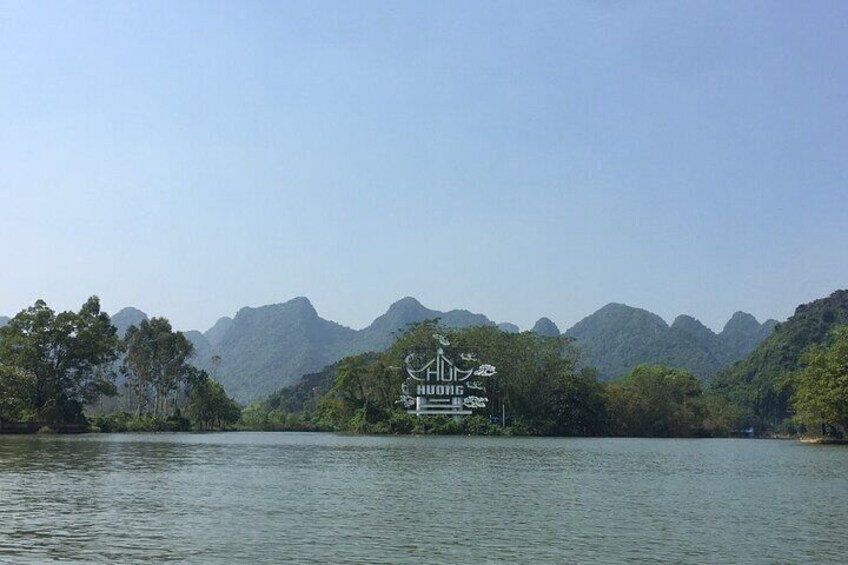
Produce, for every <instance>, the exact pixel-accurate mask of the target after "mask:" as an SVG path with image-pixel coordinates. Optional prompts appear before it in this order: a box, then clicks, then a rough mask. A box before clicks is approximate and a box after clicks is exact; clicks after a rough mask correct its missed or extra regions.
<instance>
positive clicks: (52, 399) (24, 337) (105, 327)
mask: <svg viewBox="0 0 848 565" xmlns="http://www.w3.org/2000/svg"><path fill="white" fill-rule="evenodd" d="M119 349H120V342H119V339H118V337H117V335H116V331H115V328H114V327H113V326H112V324H111V323H110V322H109V316H108V315H107V314H106V313H105V312H101V311H100V300H99V299H98V298H97V297H96V296H92V297H91V298H89V299H88V300H87V301H86V303H85V304H83V305H82V308H80V311H79V312H76V313H75V312H61V313H59V314H56V313H55V312H54V311H53V310H51V309H50V308H49V307H48V306H47V304H46V303H45V302H44V301H43V300H38V301H37V302H36V303H35V304H34V305H33V306H31V307H30V308H27V309H26V310H24V311H22V312H20V313H19V314H18V315H17V316H15V317H14V318H13V319H12V320H10V321H9V323H8V324H7V325H6V326H4V327H2V328H0V364H2V365H5V366H6V367H7V368H12V369H13V370H14V371H16V372H14V373H9V372H8V369H7V370H6V371H5V372H6V376H7V377H9V376H10V375H17V376H16V378H14V379H12V380H11V381H10V380H9V378H6V379H4V381H5V382H6V383H7V385H8V384H9V383H15V386H14V389H15V390H16V391H17V392H16V393H15V394H18V395H20V396H21V397H22V398H20V399H19V401H20V402H19V404H21V405H22V406H19V409H23V411H25V412H26V413H27V417H28V419H30V420H32V421H37V422H44V423H49V424H57V423H80V422H83V421H84V416H83V413H82V408H83V406H84V405H85V404H87V403H91V402H94V401H95V400H97V399H98V398H99V397H100V396H101V395H103V394H114V392H115V387H114V382H113V381H114V374H113V372H112V371H111V370H110V363H111V362H112V361H114V360H115V359H116V358H117V357H118V353H119Z"/></svg>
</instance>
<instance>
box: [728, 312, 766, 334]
mask: <svg viewBox="0 0 848 565" xmlns="http://www.w3.org/2000/svg"><path fill="white" fill-rule="evenodd" d="M759 329H760V323H759V322H758V321H757V319H756V318H755V317H754V316H752V315H751V314H749V313H747V312H742V311H741V310H739V311H737V312H734V314H733V316H731V317H730V319H729V320H728V321H727V323H726V324H724V329H723V330H722V333H724V332H727V331H729V332H730V333H735V332H752V331H754V332H755V331H757V330H759Z"/></svg>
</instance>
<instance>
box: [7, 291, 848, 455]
mask: <svg viewBox="0 0 848 565" xmlns="http://www.w3.org/2000/svg"><path fill="white" fill-rule="evenodd" d="M842 292H845V291H839V292H838V293H834V295H833V296H836V295H837V294H839V293H842ZM833 296H832V297H831V298H833ZM840 296H841V295H840ZM808 310H809V309H808ZM799 312H801V313H804V312H806V310H805V311H802V308H801V307H799ZM796 316H797V315H796ZM827 316H829V318H828V317H827ZM841 316H842V313H839V314H838V315H836V314H834V313H833V312H831V311H828V313H827V314H826V316H824V317H822V319H823V320H825V321H826V322H827V323H826V324H819V325H818V326H816V331H817V332H818V333H817V338H816V339H814V340H809V339H808V341H807V342H805V345H804V346H803V347H800V346H797V347H796V349H797V350H798V351H797V352H796V357H797V359H796V364H797V369H792V370H789V369H788V368H787V367H788V365H789V364H788V363H784V365H786V366H785V367H784V368H783V371H782V374H781V375H780V378H779V379H778V378H776V377H774V376H771V377H770V378H771V379H772V381H773V382H775V383H776V384H773V385H769V386H772V387H773V388H772V389H769V390H772V391H773V393H772V396H771V397H769V396H768V395H765V396H766V397H767V398H773V399H776V400H773V401H771V402H772V404H769V405H768V406H766V407H765V408H763V407H762V406H760V405H757V404H753V403H751V402H750V401H749V400H748V398H750V397H751V395H752V394H753V395H757V394H758V393H757V392H756V390H755V389H753V388H752V387H753V386H755V385H756V386H762V385H761V384H759V383H757V382H756V381H754V380H749V382H748V384H747V385H746V386H747V387H748V388H745V387H744V386H735V388H734V387H731V386H730V385H729V383H732V381H731V377H732V376H733V371H737V372H738V371H740V370H742V369H745V368H746V367H748V366H750V365H751V363H753V362H755V361H756V359H757V355H760V356H762V355H764V354H763V352H762V351H761V349H763V348H766V349H768V348H769V347H771V348H774V347H775V344H780V343H782V342H781V341H780V340H781V339H783V340H786V339H789V340H790V341H791V342H792V343H794V344H797V343H800V341H799V339H798V335H799V334H798V333H797V332H796V330H793V329H792V328H795V327H804V326H803V325H801V324H800V323H796V324H795V325H793V324H792V323H791V322H792V319H790V320H789V321H787V323H786V324H785V325H784V326H787V327H789V329H781V328H780V327H778V328H777V329H776V331H775V335H773V336H772V337H770V338H769V339H768V340H767V342H766V343H765V344H764V345H763V347H761V348H758V349H757V350H756V351H755V352H754V353H753V354H752V355H751V356H750V357H749V358H747V359H743V360H742V361H740V362H739V363H737V364H736V365H734V366H733V367H731V368H730V369H728V371H725V372H724V373H723V374H722V375H720V376H719V378H718V379H717V381H716V383H717V384H713V383H710V384H709V385H708V386H704V385H703V384H702V383H701V382H700V381H699V380H698V378H696V377H695V376H694V375H693V374H692V373H691V372H689V371H686V370H683V369H678V368H674V367H667V366H663V365H639V366H637V367H635V368H633V369H632V371H630V373H629V374H628V375H627V376H626V377H624V378H623V379H620V380H617V381H613V382H601V381H599V380H598V379H597V372H596V371H595V370H594V369H593V368H592V367H588V366H586V365H585V364H584V363H583V358H584V357H583V355H582V352H581V351H580V349H579V348H578V346H577V344H576V343H575V342H574V340H573V339H571V338H567V337H563V336H558V337H546V336H542V335H538V334H535V333H532V332H523V333H507V332H504V331H501V330H499V329H498V328H495V327H485V326H476V327H467V328H463V329H450V328H445V327H443V326H441V325H439V322H438V320H428V321H425V322H421V323H417V324H412V325H410V326H409V327H408V328H407V329H406V330H405V331H403V332H400V333H399V334H397V338H396V340H395V342H394V344H392V345H391V346H390V347H389V348H388V349H387V350H385V351H383V352H381V353H364V354H360V355H353V356H349V357H346V358H344V359H342V360H341V361H339V362H337V363H334V364H332V365H330V366H328V367H326V368H325V369H324V370H322V371H320V372H318V373H313V374H309V375H305V376H304V377H303V378H302V379H301V380H300V381H299V382H298V383H296V384H295V385H292V386H289V387H286V388H283V389H280V390H278V391H277V392H275V393H274V394H272V395H270V396H269V397H267V398H266V399H264V400H260V401H255V402H253V403H251V404H249V405H247V406H244V407H242V406H240V405H239V404H237V403H236V402H235V401H234V400H232V399H231V398H230V397H229V396H228V395H227V393H226V391H225V390H224V388H223V387H222V386H221V385H220V383H219V382H218V381H217V379H216V378H215V376H214V375H209V374H207V373H206V371H203V370H200V369H198V368H196V367H195V366H193V365H192V364H191V357H192V355H193V354H194V347H193V345H192V343H191V342H190V341H188V340H187V339H186V337H185V336H184V335H183V334H182V333H181V332H177V331H174V330H173V329H172V328H171V326H170V323H169V322H168V320H167V319H165V318H152V319H151V320H144V321H142V322H141V323H140V324H139V325H138V326H135V325H133V326H130V327H129V329H128V330H127V331H126V333H125V335H124V336H119V335H118V332H117V329H116V328H115V327H114V326H113V325H112V324H111V322H110V318H109V316H108V315H107V314H106V313H104V312H102V311H101V310H100V304H99V300H98V299H97V297H91V298H90V299H89V300H88V301H87V302H86V303H85V304H84V305H83V306H82V307H81V309H80V310H79V312H61V313H56V312H54V311H52V310H51V309H50V308H48V307H47V305H46V304H45V303H44V302H43V301H37V302H36V303H35V304H34V305H33V306H32V307H30V308H28V309H26V310H24V311H22V312H21V313H19V314H18V315H17V316H15V317H14V318H13V319H11V320H10V321H9V322H8V324H6V325H5V326H3V327H1V328H0V433H3V434H6V433H42V434H43V433H98V432H100V433H126V432H129V433H132V432H186V431H217V430H220V431H229V430H232V431H310V432H311V431H314V432H337V433H352V434H373V435H397V434H415V435H424V434H426V435H489V436H501V435H502V436H562V437H633V438H640V437H641V438H644V437H656V438H708V437H713V438H723V437H763V438H765V437H781V438H786V437H791V438H798V439H801V441H803V442H805V443H817V444H844V443H848V440H844V439H843V437H844V435H845V433H846V427H848V384H845V383H846V381H848V379H846V378H845V377H846V371H848V369H846V367H848V325H839V323H838V322H841V321H842V320H841ZM805 319H806V318H805ZM842 323H844V322H842ZM808 325H809V324H808ZM781 332H782V333H781ZM792 332H796V333H792ZM437 333H438V334H439V336H440V337H442V338H443V339H444V340H445V343H447V344H450V345H451V347H454V348H456V351H457V352H459V351H474V352H476V355H479V358H480V359H481V360H485V362H486V363H487V364H491V365H493V366H494V367H496V368H497V371H496V372H493V373H491V374H486V375H484V376H482V377H481V378H480V379H479V381H480V382H479V384H480V385H481V386H482V387H483V389H484V390H485V395H486V399H487V403H486V404H485V405H484V406H482V407H480V408H479V409H477V410H476V411H475V413H474V414H473V415H470V416H465V417H463V418H461V419H456V420H455V419H453V418H451V417H449V416H444V415H442V416H421V417H419V416H416V415H414V414H408V413H407V412H406V411H405V410H404V409H403V407H402V406H401V405H400V403H399V397H400V393H401V388H402V384H403V382H404V379H405V375H404V374H403V370H402V369H401V368H400V367H401V366H402V364H403V359H404V358H405V356H406V355H408V353H409V352H410V351H425V350H430V349H432V348H433V339H434V336H435V335H436V334H437ZM787 336H788V337H787ZM801 341H802V340H801ZM752 359H753V361H752ZM740 367H741V369H740ZM728 375H730V376H728ZM749 378H750V377H749ZM743 384H745V383H743ZM749 389H751V390H749ZM746 395H747V396H746ZM763 397H764V396H763V395H762V394H759V395H758V396H757V398H763ZM778 401H779V402H780V403H782V404H780V408H781V410H782V412H779V413H778V412H776V411H775V409H774V406H777V404H776V403H777V402H778Z"/></svg>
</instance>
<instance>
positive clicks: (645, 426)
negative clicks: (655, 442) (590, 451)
mask: <svg viewBox="0 0 848 565" xmlns="http://www.w3.org/2000/svg"><path fill="white" fill-rule="evenodd" d="M609 417H610V427H611V431H612V433H613V434H614V435H620V436H629V437H686V436H693V435H698V434H699V433H701V430H702V425H703V412H702V402H701V386H700V384H699V382H698V379H697V378H696V377H695V376H694V375H693V374H692V373H690V372H689V371H686V370H683V369H673V368H670V367H665V366H663V365H655V366H648V365H640V366H638V367H636V368H635V369H633V371H631V372H630V374H629V375H627V377H625V378H624V379H623V380H621V381H618V382H615V383H612V384H610V385H609Z"/></svg>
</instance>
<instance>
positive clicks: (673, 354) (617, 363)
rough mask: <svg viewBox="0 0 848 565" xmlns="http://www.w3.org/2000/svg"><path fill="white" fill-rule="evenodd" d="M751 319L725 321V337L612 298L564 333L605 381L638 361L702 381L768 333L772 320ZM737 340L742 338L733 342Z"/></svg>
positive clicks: (684, 318) (696, 323) (682, 319)
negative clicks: (727, 331)
mask: <svg viewBox="0 0 848 565" xmlns="http://www.w3.org/2000/svg"><path fill="white" fill-rule="evenodd" d="M745 316H750V314H745ZM735 317H737V318H739V316H738V315H735ZM750 318H751V320H753V324H750V323H748V322H749V321H750V320H747V318H746V320H747V321H746V322H745V323H744V324H739V323H737V322H734V323H732V324H731V323H730V322H728V324H729V325H730V327H731V328H732V331H731V333H730V334H729V335H728V336H725V332H724V331H723V332H722V333H721V334H715V333H714V332H713V331H712V330H710V329H709V328H707V327H706V326H704V325H703V324H701V322H699V321H698V320H696V319H695V318H693V317H691V316H685V315H684V316H678V317H677V318H676V319H675V320H674V322H673V323H672V325H671V326H669V325H668V324H666V322H665V321H664V320H663V319H662V318H660V317H659V316H657V315H656V314H652V313H651V312H648V311H647V310H642V309H640V308H633V307H631V306H627V305H624V304H616V303H611V304H608V305H606V306H604V307H603V308H601V309H600V310H598V311H597V312H595V313H594V314H592V315H590V316H588V317H586V318H584V319H583V320H581V321H580V322H578V323H577V324H575V325H574V327H572V328H571V329H569V330H568V331H567V332H566V333H565V335H567V336H569V337H572V338H574V339H575V341H576V343H577V345H578V347H580V348H581V349H582V350H583V353H584V356H585V358H584V363H585V364H586V365H589V366H593V367H595V368H596V369H597V370H598V372H599V374H600V377H601V378H602V379H605V380H614V379H618V378H622V377H623V376H625V375H626V374H627V373H628V372H630V371H631V370H632V369H633V368H634V367H636V366H637V365H640V364H665V365H669V366H673V367H680V368H684V369H688V370H690V371H692V372H693V373H694V374H695V375H697V376H698V377H699V378H701V379H702V380H706V379H709V378H710V377H712V376H713V375H715V374H716V372H718V370H719V369H721V368H722V367H725V366H726V365H728V364H729V363H731V362H733V361H736V360H737V359H739V358H741V357H742V356H743V355H745V353H747V351H750V349H748V350H747V351H746V348H748V347H751V344H752V343H759V341H762V339H763V337H761V336H764V335H768V332H769V331H770V329H771V327H772V326H773V324H772V321H769V322H766V323H765V324H760V323H758V322H757V321H756V319H754V318H753V316H750ZM733 331H736V332H737V333H736V334H733ZM736 339H738V340H742V341H743V343H742V344H741V345H739V344H737V342H736V341H734V340H736ZM731 344H732V346H731Z"/></svg>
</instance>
